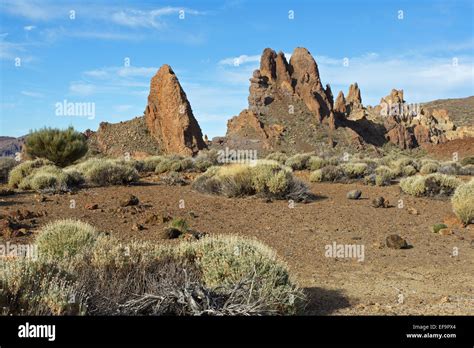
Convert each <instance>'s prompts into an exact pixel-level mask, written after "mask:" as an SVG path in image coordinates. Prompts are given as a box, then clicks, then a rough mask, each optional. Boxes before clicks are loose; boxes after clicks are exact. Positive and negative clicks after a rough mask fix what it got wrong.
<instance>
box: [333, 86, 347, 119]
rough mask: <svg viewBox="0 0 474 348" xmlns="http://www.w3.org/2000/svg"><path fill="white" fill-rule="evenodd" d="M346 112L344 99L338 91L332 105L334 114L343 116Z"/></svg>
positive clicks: (342, 93)
mask: <svg viewBox="0 0 474 348" xmlns="http://www.w3.org/2000/svg"><path fill="white" fill-rule="evenodd" d="M346 111H347V109H346V98H345V97H344V92H343V91H339V94H338V95H337V98H336V102H335V103H334V112H336V113H338V114H345V113H346Z"/></svg>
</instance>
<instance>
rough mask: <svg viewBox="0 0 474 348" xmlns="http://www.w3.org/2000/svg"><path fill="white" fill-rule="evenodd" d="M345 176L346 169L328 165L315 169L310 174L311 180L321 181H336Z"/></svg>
mask: <svg viewBox="0 0 474 348" xmlns="http://www.w3.org/2000/svg"><path fill="white" fill-rule="evenodd" d="M342 178H344V171H343V170H342V168H340V167H338V166H326V167H323V168H321V169H318V170H315V171H314V172H312V173H311V174H310V176H309V179H310V181H313V182H321V181H332V182H336V181H339V180H341V179H342Z"/></svg>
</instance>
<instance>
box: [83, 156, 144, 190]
mask: <svg viewBox="0 0 474 348" xmlns="http://www.w3.org/2000/svg"><path fill="white" fill-rule="evenodd" d="M74 168H75V169H76V170H77V171H79V172H80V173H82V175H83V176H84V178H85V180H86V181H87V182H88V183H91V184H94V185H99V186H107V185H123V184H128V183H131V182H135V181H138V179H139V177H138V171H137V170H136V169H135V168H134V167H133V166H131V165H127V164H126V163H121V162H120V161H117V160H112V159H96V158H91V159H88V160H87V161H85V162H82V163H79V164H78V165H77V166H75V167H74Z"/></svg>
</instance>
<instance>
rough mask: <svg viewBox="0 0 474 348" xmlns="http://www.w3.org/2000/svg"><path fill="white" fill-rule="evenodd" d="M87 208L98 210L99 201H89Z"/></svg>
mask: <svg viewBox="0 0 474 348" xmlns="http://www.w3.org/2000/svg"><path fill="white" fill-rule="evenodd" d="M85 208H86V209H88V210H96V209H99V205H98V204H97V203H87V204H86V207H85Z"/></svg>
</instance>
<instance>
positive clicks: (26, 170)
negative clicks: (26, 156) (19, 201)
mask: <svg viewBox="0 0 474 348" xmlns="http://www.w3.org/2000/svg"><path fill="white" fill-rule="evenodd" d="M48 165H53V162H51V161H50V160H47V159H43V158H37V159H35V160H33V161H25V162H22V163H20V164H19V165H17V166H16V167H15V168H13V169H12V170H11V171H10V175H9V177H8V185H9V186H11V187H18V185H20V183H21V181H22V180H23V179H24V178H26V177H27V176H28V175H30V174H31V173H32V172H33V170H35V169H37V168H40V167H43V166H48Z"/></svg>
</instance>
